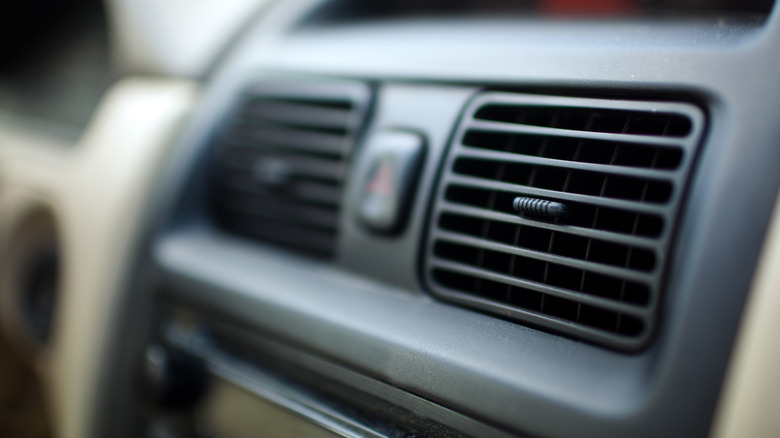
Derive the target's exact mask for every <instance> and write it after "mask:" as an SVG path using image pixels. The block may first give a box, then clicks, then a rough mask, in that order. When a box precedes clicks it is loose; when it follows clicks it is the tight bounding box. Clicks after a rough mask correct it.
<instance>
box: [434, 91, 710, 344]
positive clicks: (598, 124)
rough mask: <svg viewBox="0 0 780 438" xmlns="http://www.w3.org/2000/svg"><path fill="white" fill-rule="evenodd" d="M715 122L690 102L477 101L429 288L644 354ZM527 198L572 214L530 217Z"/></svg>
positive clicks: (463, 136) (456, 154) (439, 204)
mask: <svg viewBox="0 0 780 438" xmlns="http://www.w3.org/2000/svg"><path fill="white" fill-rule="evenodd" d="M703 124H704V118H703V114H702V113H701V111H700V110H699V109H698V108H696V107H695V106H692V105H687V104H681V103H657V102H627V101H610V100H600V99H573V98H572V99H570V98H561V97H548V96H531V95H521V94H510V93H499V92H491V93H484V94H482V95H480V96H478V97H477V98H476V99H475V100H474V101H473V102H472V103H471V104H470V106H469V108H467V110H466V112H465V116H464V118H463V120H462V121H461V123H460V125H459V127H458V130H457V132H456V135H455V141H454V144H453V145H451V147H450V150H449V153H448V156H447V160H446V164H445V169H444V172H443V175H442V180H441V181H440V183H439V188H438V192H437V198H436V201H435V204H434V211H433V215H432V223H431V227H430V233H429V241H428V244H427V249H426V257H425V260H426V261H425V278H426V282H427V284H428V286H429V288H430V290H431V291H432V292H433V293H434V294H435V295H436V296H438V297H440V298H443V299H445V300H450V301H454V302H457V303H460V304H464V305H467V306H470V307H473V308H477V309H480V310H483V311H488V312H494V313H497V314H499V315H501V316H503V317H505V318H510V319H515V320H518V321H522V322H526V323H529V324H532V325H535V326H538V327H544V328H548V329H552V330H556V331H560V332H564V333H567V334H570V335H573V336H575V337H578V338H581V339H586V340H589V341H595V342H599V343H602V344H606V345H609V346H612V347H615V348H621V349H636V348H639V347H641V346H642V345H644V344H645V343H646V342H647V340H648V339H649V337H650V335H651V333H652V329H653V325H654V323H655V319H656V313H657V308H658V301H659V295H660V287H661V281H662V278H663V271H664V265H665V259H666V256H667V254H668V252H669V244H670V236H671V233H672V229H673V225H674V224H673V222H674V219H675V217H676V216H677V212H678V209H679V205H680V199H681V195H682V193H683V191H684V185H685V181H686V179H687V175H688V173H689V168H690V166H691V162H692V159H693V156H694V153H695V147H696V145H697V143H698V141H699V138H700V136H701V132H702V129H703ZM517 197H522V198H526V199H528V198H530V199H532V200H539V201H551V202H555V203H559V204H563V205H565V207H566V209H567V213H566V214H565V215H563V216H561V217H544V216H538V215H537V216H534V215H532V214H527V213H523V212H518V211H516V210H515V208H514V206H513V201H514V199H515V198H517Z"/></svg>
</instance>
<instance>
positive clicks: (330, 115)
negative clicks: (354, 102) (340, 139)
mask: <svg viewBox="0 0 780 438" xmlns="http://www.w3.org/2000/svg"><path fill="white" fill-rule="evenodd" d="M240 117H241V118H242V119H244V120H246V121H247V122H252V121H259V122H260V123H278V124H282V125H290V126H293V127H295V126H304V127H313V128H325V129H336V130H342V131H350V130H352V129H354V124H355V117H354V114H353V113H352V112H351V111H349V110H344V109H334V108H322V107H316V106H312V105H310V104H303V103H295V102H277V101H259V102H254V103H251V104H249V105H247V106H246V107H245V108H244V110H242V111H241V114H240Z"/></svg>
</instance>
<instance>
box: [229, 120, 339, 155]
mask: <svg viewBox="0 0 780 438" xmlns="http://www.w3.org/2000/svg"><path fill="white" fill-rule="evenodd" d="M229 138H230V140H231V141H233V142H235V141H242V142H243V144H244V145H246V146H247V147H252V146H253V145H255V146H256V147H258V148H260V147H263V146H281V147H285V148H291V149H295V150H299V151H303V152H312V153H319V154H333V155H343V154H345V153H347V152H348V151H349V150H350V149H351V147H352V142H353V140H352V139H351V138H349V137H345V136H342V135H336V134H329V133H323V132H312V131H304V130H299V129H294V128H282V127H277V126H246V125H243V126H241V127H240V129H234V131H232V132H231V135H230V137H229Z"/></svg>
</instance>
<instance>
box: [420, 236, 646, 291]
mask: <svg viewBox="0 0 780 438" xmlns="http://www.w3.org/2000/svg"><path fill="white" fill-rule="evenodd" d="M433 237H434V239H439V240H443V241H450V242H454V243H459V244H462V245H468V246H471V247H475V248H481V249H489V250H493V251H497V252H502V253H507V254H513V255H520V256H524V257H527V258H533V259H536V260H541V261H544V262H552V263H558V264H562V265H567V266H572V267H575V268H578V269H582V270H585V271H590V272H595V273H599V274H605V275H612V276H617V277H622V278H627V279H629V280H633V281H639V282H642V281H650V280H652V276H651V275H647V274H644V273H642V272H637V271H635V270H630V269H626V268H621V267H614V266H609V265H604V264H599V263H594V262H589V261H586V260H579V259H574V258H569V257H563V256H559V255H555V254H550V253H546V252H540V251H533V250H530V249H526V248H519V247H516V246H511V245H506V244H502V243H496V242H491V241H489V240H485V239H477V238H474V237H470V236H465V235H462V234H456V233H451V232H447V231H441V230H438V231H436V234H435V235H434V236H433Z"/></svg>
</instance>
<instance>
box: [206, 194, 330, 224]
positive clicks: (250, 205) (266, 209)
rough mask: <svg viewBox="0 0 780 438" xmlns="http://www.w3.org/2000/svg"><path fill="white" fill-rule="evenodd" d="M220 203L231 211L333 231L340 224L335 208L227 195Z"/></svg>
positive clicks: (267, 198)
mask: <svg viewBox="0 0 780 438" xmlns="http://www.w3.org/2000/svg"><path fill="white" fill-rule="evenodd" d="M219 202H220V205H222V206H223V208H226V209H228V210H231V211H236V212H241V213H245V214H250V215H252V216H257V217H262V218H265V219H275V220H279V221H289V222H292V223H296V224H300V225H307V226H313V227H318V228H323V229H327V230H331V231H333V230H335V229H336V225H337V223H338V215H337V211H336V210H335V209H333V208H323V207H317V206H312V205H309V204H300V203H295V202H289V201H288V200H285V199H278V198H277V199H274V198H269V197H258V196H245V195H236V194H225V195H224V196H222V198H221V199H220V201H219Z"/></svg>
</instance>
